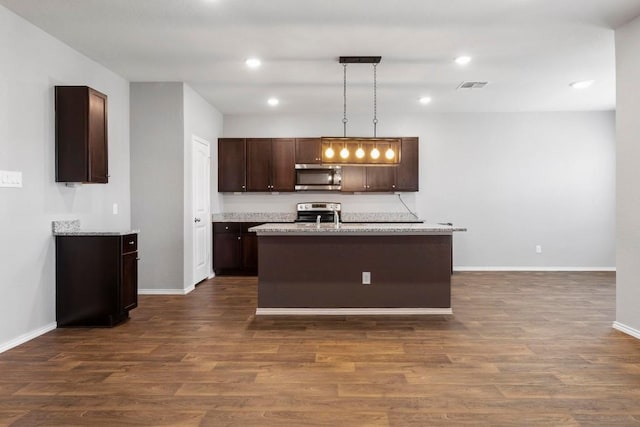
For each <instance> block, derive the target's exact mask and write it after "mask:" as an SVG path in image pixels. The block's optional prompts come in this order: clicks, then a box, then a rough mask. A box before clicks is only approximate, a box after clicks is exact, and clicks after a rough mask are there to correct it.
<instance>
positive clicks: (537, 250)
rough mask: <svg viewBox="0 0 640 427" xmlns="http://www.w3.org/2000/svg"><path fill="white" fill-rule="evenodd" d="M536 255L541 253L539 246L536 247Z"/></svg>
mask: <svg viewBox="0 0 640 427" xmlns="http://www.w3.org/2000/svg"><path fill="white" fill-rule="evenodd" d="M536 253H537V254H541V253H542V246H541V245H536Z"/></svg>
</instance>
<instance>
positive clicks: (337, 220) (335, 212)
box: [333, 209, 340, 230]
mask: <svg viewBox="0 0 640 427" xmlns="http://www.w3.org/2000/svg"><path fill="white" fill-rule="evenodd" d="M333 226H334V227H335V228H336V230H337V229H338V228H340V216H339V215H338V210H337V209H334V210H333Z"/></svg>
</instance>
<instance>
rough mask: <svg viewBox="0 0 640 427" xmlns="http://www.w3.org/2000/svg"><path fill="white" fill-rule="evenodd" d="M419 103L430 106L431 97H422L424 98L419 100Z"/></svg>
mask: <svg viewBox="0 0 640 427" xmlns="http://www.w3.org/2000/svg"><path fill="white" fill-rule="evenodd" d="M418 102H419V103H420V104H423V105H427V104H429V103H430V102H431V97H430V96H422V97H420V98H418Z"/></svg>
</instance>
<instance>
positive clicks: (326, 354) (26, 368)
mask: <svg viewBox="0 0 640 427" xmlns="http://www.w3.org/2000/svg"><path fill="white" fill-rule="evenodd" d="M256 283H257V282H256V279H255V278H251V277H221V278H214V279H212V280H208V281H205V282H203V283H202V284H200V285H199V286H198V287H197V288H196V290H195V291H193V292H191V293H190V294H189V295H186V296H156V295H141V296H140V297H139V307H138V308H137V309H135V310H134V311H132V313H131V319H130V320H129V321H128V322H126V323H124V324H122V325H119V326H118V327H115V328H111V329H109V328H65V329H57V330H54V331H51V332H49V333H47V334H45V335H43V336H41V337H38V338H36V339H34V340H32V341H29V342H27V343H25V344H23V345H21V346H18V347H16V348H14V349H12V350H9V351H6V352H5V353H2V354H0V426H3V425H7V426H9V425H11V426H38V425H50V426H62V425H65V426H67V425H84V426H86V425H91V426H113V425H186V426H190V425H204V426H208V425H213V426H220V425H238V426H253V425H260V426H280V425H286V426H290V425H318V426H326V425H331V426H336V425H350V426H351V425H355V426H358V425H366V426H425V425H429V426H431V425H433V426H438V425H492V426H500V425H516V426H522V425H527V426H537V425H545V426H546V425H561V426H565V425H566V426H574V425H587V426H591V425H593V426H595V425H598V426H609V425H611V426H616V425H623V426H631V425H639V424H640V421H639V420H640V415H639V414H640V341H639V340H636V339H634V338H632V337H630V336H628V335H625V334H622V333H620V332H618V331H614V330H613V329H612V328H611V324H612V322H613V319H614V316H615V274H614V273H597V272H589V273H547V272H478V273H475V272H469V273H456V274H454V275H453V278H452V302H453V303H452V305H453V310H454V315H452V316H441V315H438V316H388V317H385V316H379V317H377V316H329V317H323V316H311V317H305V316H291V317H285V316H278V317H265V316H255V314H254V311H255V307H256V295H257V287H256Z"/></svg>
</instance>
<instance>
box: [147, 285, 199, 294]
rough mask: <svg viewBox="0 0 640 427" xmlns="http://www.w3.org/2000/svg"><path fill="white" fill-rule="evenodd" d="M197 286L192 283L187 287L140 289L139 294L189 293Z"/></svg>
mask: <svg viewBox="0 0 640 427" xmlns="http://www.w3.org/2000/svg"><path fill="white" fill-rule="evenodd" d="M195 288H196V287H195V285H191V286H189V287H188V288H187V289H138V295H187V294H188V293H189V292H191V291H193V290H194V289H195Z"/></svg>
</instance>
